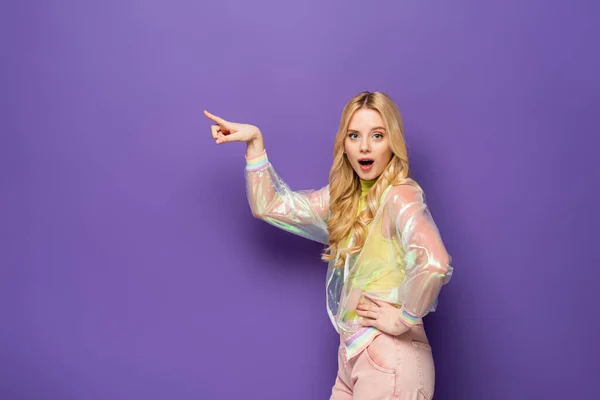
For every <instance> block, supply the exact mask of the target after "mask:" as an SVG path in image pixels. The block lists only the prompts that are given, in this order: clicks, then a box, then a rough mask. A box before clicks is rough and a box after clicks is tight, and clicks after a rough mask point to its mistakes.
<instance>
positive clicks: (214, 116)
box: [204, 110, 227, 126]
mask: <svg viewBox="0 0 600 400" xmlns="http://www.w3.org/2000/svg"><path fill="white" fill-rule="evenodd" d="M204 115H206V116H207V117H208V118H210V119H211V120H213V121H215V122H216V123H217V124H219V125H223V126H225V125H227V121H225V120H224V119H223V118H219V117H217V116H216V115H213V114H211V113H209V112H208V111H206V110H204Z"/></svg>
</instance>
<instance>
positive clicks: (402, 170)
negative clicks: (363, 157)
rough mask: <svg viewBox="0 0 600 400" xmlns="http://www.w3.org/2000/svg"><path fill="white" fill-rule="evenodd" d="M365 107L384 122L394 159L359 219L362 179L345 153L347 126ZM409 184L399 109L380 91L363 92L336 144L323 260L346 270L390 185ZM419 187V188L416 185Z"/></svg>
mask: <svg viewBox="0 0 600 400" xmlns="http://www.w3.org/2000/svg"><path fill="white" fill-rule="evenodd" d="M362 108H366V109H370V110H374V111H377V112H378V113H379V115H381V118H382V119H383V121H384V124H385V128H386V131H387V137H388V144H389V146H390V149H391V150H392V159H391V160H390V162H389V164H388V165H387V167H386V168H385V169H384V170H383V172H382V173H381V175H380V176H379V177H378V178H377V181H376V182H375V184H374V185H373V187H372V188H371V190H369V193H368V194H367V198H366V208H365V210H363V211H362V212H361V213H360V214H359V215H358V216H357V217H356V218H351V217H350V216H355V215H356V214H357V212H358V204H359V200H360V195H361V186H360V178H359V177H358V175H357V174H356V172H355V171H354V169H353V168H352V165H351V164H350V161H349V160H348V157H347V156H346V154H345V152H344V148H345V146H344V144H345V140H346V136H347V133H348V125H349V124H350V119H351V118H352V116H353V115H354V113H355V112H356V111H357V110H359V109H362ZM403 183H409V184H413V185H417V184H416V182H415V181H413V180H411V179H409V167H408V154H407V149H406V142H405V140H404V129H403V124H402V116H401V115H400V110H398V107H397V106H396V104H395V103H394V102H393V100H392V99H391V98H390V97H389V96H387V95H386V94H384V93H381V92H361V93H359V94H358V95H356V96H354V97H353V98H352V99H351V100H350V101H349V102H348V103H347V104H346V105H345V107H344V110H343V112H342V117H341V120H340V126H339V130H338V132H337V134H336V137H335V142H334V145H333V165H332V167H331V171H330V173H329V196H330V200H329V213H330V216H329V220H328V222H327V230H328V231H329V247H328V248H327V249H325V251H324V253H323V254H322V256H321V258H322V260H324V261H326V262H330V261H333V260H336V261H335V263H334V265H333V266H334V267H343V266H344V263H345V261H346V257H347V256H348V255H350V254H354V253H358V252H360V251H361V249H362V247H363V246H364V244H365V240H366V238H367V233H368V225H369V224H370V223H371V222H372V221H373V218H374V217H375V214H376V213H377V210H378V208H379V202H380V198H381V196H382V194H383V192H384V191H385V189H387V187H388V186H389V185H399V184H403ZM417 186H418V185H417ZM350 234H352V235H353V237H354V243H353V246H352V247H350V248H344V242H345V239H346V238H347V237H348V235H350Z"/></svg>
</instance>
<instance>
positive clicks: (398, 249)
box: [205, 92, 453, 400]
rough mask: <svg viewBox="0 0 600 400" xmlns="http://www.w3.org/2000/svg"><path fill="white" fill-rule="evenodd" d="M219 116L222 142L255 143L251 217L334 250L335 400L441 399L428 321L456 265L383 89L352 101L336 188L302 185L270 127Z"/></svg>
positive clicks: (249, 176)
mask: <svg viewBox="0 0 600 400" xmlns="http://www.w3.org/2000/svg"><path fill="white" fill-rule="evenodd" d="M205 115H206V116H207V117H208V118H210V119H211V120H212V121H214V122H215V125H213V126H212V136H213V138H214V139H215V141H216V143H217V144H222V143H228V142H233V141H238V142H245V143H246V144H247V147H246V172H245V174H246V183H247V187H246V190H247V194H248V200H249V203H250V208H251V210H252V214H253V215H254V216H255V217H257V218H260V219H262V220H264V221H266V222H268V223H270V224H273V225H275V226H277V227H279V228H281V229H283V230H286V231H288V232H292V233H295V234H297V235H300V236H303V237H305V238H308V239H312V240H316V241H318V242H321V243H323V244H325V245H327V246H328V247H327V248H326V249H325V251H324V253H323V255H322V259H323V260H324V261H327V262H328V264H329V268H328V270H327V283H326V292H327V312H328V314H329V317H330V318H331V321H332V323H333V326H334V327H335V329H336V330H337V332H338V333H339V334H340V347H339V352H338V365H339V368H338V375H337V378H336V381H335V385H334V386H333V389H332V395H331V399H334V400H339V399H358V400H367V399H369V400H371V399H404V400H409V399H410V400H417V399H431V398H432V397H433V392H434V381H435V371H434V364H433V358H432V353H431V347H430V346H429V342H428V339H427V335H426V334H425V330H424V327H423V321H422V317H423V316H425V315H426V314H428V313H429V312H431V311H434V310H435V308H436V305H437V297H438V294H439V292H440V289H441V287H442V286H443V285H444V284H445V283H447V282H448V281H449V280H450V277H451V275H452V270H453V268H452V267H451V266H450V260H451V258H450V256H449V255H448V253H447V251H446V249H445V247H444V244H443V242H442V240H441V237H440V234H439V231H438V229H437V227H436V225H435V223H434V221H433V219H432V217H431V214H430V213H429V211H428V208H427V205H426V203H425V197H424V193H423V190H422V189H421V187H420V186H419V185H418V184H417V182H416V181H415V180H413V179H411V178H410V177H409V167H408V156H407V151H406V144H405V142H404V134H403V126H402V118H401V115H400V112H399V110H398V108H397V107H396V105H395V104H394V102H393V101H392V100H391V99H390V98H389V97H388V96H387V95H385V94H383V93H380V92H374V93H371V92H362V93H359V94H358V95H357V96H355V97H354V98H352V99H351V100H350V101H349V102H348V103H347V104H346V106H345V107H344V110H343V112H342V117H341V122H340V127H339V130H338V132H337V135H336V138H335V143H334V148H333V166H332V167H331V172H330V174H329V184H328V185H327V186H325V187H323V188H321V189H318V190H305V191H292V190H290V188H289V186H288V185H287V184H286V183H285V182H284V181H283V180H282V179H281V178H280V177H279V176H278V175H277V173H276V172H275V170H274V169H273V166H272V165H271V164H270V163H269V161H268V158H267V154H266V152H265V148H264V143H263V137H262V134H261V132H260V130H259V129H258V128H257V127H255V126H252V125H246V124H238V123H233V122H229V121H225V120H223V119H222V118H219V117H217V116H214V115H212V114H210V113H208V112H207V111H205Z"/></svg>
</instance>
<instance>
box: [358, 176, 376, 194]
mask: <svg viewBox="0 0 600 400" xmlns="http://www.w3.org/2000/svg"><path fill="white" fill-rule="evenodd" d="M375 182H377V179H373V180H372V181H365V180H363V179H361V180H360V197H363V198H364V197H367V193H369V190H371V188H372V187H373V185H374V184H375Z"/></svg>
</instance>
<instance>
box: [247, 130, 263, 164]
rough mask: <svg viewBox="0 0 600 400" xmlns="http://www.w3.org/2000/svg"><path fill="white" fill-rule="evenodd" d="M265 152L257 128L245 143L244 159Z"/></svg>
mask: <svg viewBox="0 0 600 400" xmlns="http://www.w3.org/2000/svg"><path fill="white" fill-rule="evenodd" d="M264 151H265V144H264V141H263V138H262V134H261V132H260V130H259V129H258V128H257V129H256V133H255V134H254V135H253V137H252V139H250V140H249V141H247V142H246V158H247V159H248V158H254V157H256V156H259V155H261V154H262V153H264Z"/></svg>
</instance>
